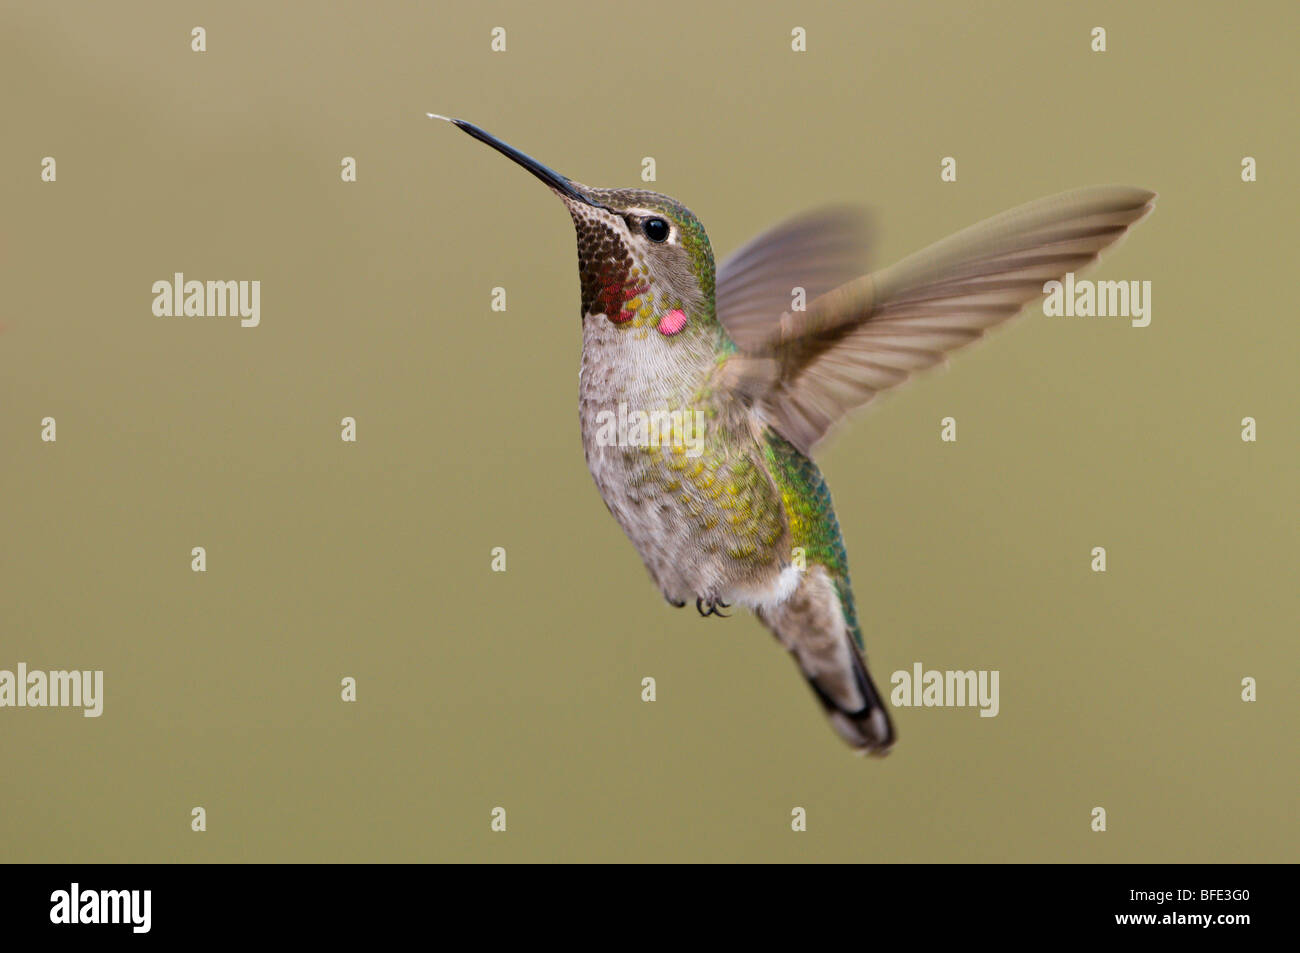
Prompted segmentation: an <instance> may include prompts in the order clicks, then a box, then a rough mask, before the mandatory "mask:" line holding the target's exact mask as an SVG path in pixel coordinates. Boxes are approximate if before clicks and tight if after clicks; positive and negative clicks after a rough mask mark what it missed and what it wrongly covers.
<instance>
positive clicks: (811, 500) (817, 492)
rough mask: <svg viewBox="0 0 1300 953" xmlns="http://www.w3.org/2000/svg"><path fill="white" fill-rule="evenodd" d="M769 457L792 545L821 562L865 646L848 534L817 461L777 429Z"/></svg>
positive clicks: (769, 442)
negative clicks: (843, 530) (846, 548)
mask: <svg viewBox="0 0 1300 953" xmlns="http://www.w3.org/2000/svg"><path fill="white" fill-rule="evenodd" d="M766 450H767V461H768V465H769V468H770V470H771V473H772V479H773V480H774V481H775V482H776V486H777V489H778V490H779V491H780V493H781V501H782V503H783V504H784V505H785V513H786V519H787V520H788V521H789V523H790V537H791V541H792V544H793V545H794V546H801V547H803V550H804V554H805V556H806V558H807V561H808V568H809V569H811V568H812V567H813V566H816V565H821V566H825V567H826V571H827V572H828V573H830V576H831V580H832V581H833V582H834V583H835V591H836V592H837V593H838V595H839V597H840V605H841V607H842V609H843V611H844V619H845V621H846V622H847V623H848V626H849V631H850V632H852V633H853V640H854V641H855V642H857V643H858V648H863V644H862V629H861V628H860V627H859V626H858V613H857V608H856V607H855V606H854V603H853V586H852V582H851V581H850V579H849V559H848V554H847V553H846V552H845V551H844V537H843V536H842V535H841V534H840V523H839V520H838V519H836V517H835V507H834V505H833V504H832V503H831V491H830V488H829V487H827V486H826V480H825V479H824V478H823V477H822V473H821V471H820V470H819V469H817V464H815V463H813V462H812V461H811V460H809V459H808V458H807V457H806V456H804V455H803V454H802V453H800V452H799V451H798V450H797V449H796V448H795V447H794V445H793V444H791V443H790V442H789V441H788V440H786V439H785V438H784V437H782V436H781V435H780V434H779V433H777V432H776V431H775V430H772V429H770V428H769V429H768V431H767V448H766Z"/></svg>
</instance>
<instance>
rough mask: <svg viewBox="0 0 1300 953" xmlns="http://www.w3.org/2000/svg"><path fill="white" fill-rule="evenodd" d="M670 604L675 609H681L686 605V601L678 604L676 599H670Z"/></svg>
mask: <svg viewBox="0 0 1300 953" xmlns="http://www.w3.org/2000/svg"><path fill="white" fill-rule="evenodd" d="M668 604H669V605H670V606H672V607H673V608H674V609H680V608H681V607H682V606H684V605H686V600H685V599H683V600H682V601H681V602H678V601H677V600H676V599H669V600H668Z"/></svg>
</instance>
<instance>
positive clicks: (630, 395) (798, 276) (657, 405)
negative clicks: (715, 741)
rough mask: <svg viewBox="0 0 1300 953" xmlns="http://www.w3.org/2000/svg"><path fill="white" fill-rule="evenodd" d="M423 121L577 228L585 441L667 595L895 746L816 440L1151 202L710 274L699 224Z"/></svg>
mask: <svg viewBox="0 0 1300 953" xmlns="http://www.w3.org/2000/svg"><path fill="white" fill-rule="evenodd" d="M428 115H429V117H430V118H433V119H442V120H445V121H447V122H450V123H452V124H453V125H455V126H458V127H459V128H460V129H461V130H463V131H464V132H466V133H468V134H469V135H471V136H473V137H474V138H475V139H478V140H480V141H481V142H484V143H486V144H487V145H489V146H491V147H492V148H493V149H496V150H497V151H498V152H501V153H503V154H504V155H506V156H508V157H509V158H510V159H512V160H513V161H515V162H517V163H518V164H519V165H521V166H523V167H524V168H525V169H527V170H528V171H529V172H531V173H532V174H533V175H535V176H536V177H537V178H539V179H541V180H542V182H544V183H546V185H547V186H548V187H549V188H550V189H551V191H552V192H554V193H555V194H556V195H557V196H559V198H560V200H561V201H562V202H564V204H565V206H566V207H567V208H568V210H569V214H570V215H571V216H572V218H573V224H574V226H575V228H576V229H577V235H578V279H579V284H580V287H581V292H582V309H581V316H582V364H581V371H580V374H579V378H578V380H579V387H578V390H579V399H578V403H579V419H580V422H581V428H582V444H583V450H584V452H585V453H586V458H587V466H588V468H589V469H590V470H591V474H592V476H593V477H594V478H595V480H596V486H597V487H598V488H599V490H600V495H601V496H602V497H603V498H604V500H605V504H606V506H607V507H608V508H609V510H610V512H611V513H612V514H613V515H614V518H615V519H616V520H618V522H619V525H620V526H622V527H623V531H624V532H625V533H626V534H627V535H628V538H629V539H631V540H632V544H633V545H634V546H636V548H637V552H639V553H640V555H641V559H642V560H643V561H644V562H645V565H646V568H647V569H648V570H649V571H650V575H651V577H652V578H653V579H654V582H655V584H656V585H658V586H659V589H660V591H661V592H662V593H663V595H664V598H665V599H666V600H667V601H668V602H669V603H671V604H672V605H674V606H678V607H681V606H684V605H686V604H687V603H688V602H691V601H693V602H694V603H695V607H696V609H697V610H698V611H699V612H700V614H701V615H705V616H708V615H723V613H722V612H721V611H720V610H721V609H725V608H729V607H730V606H731V605H732V604H736V603H738V604H741V605H745V606H747V607H749V608H751V609H752V610H753V611H754V612H755V614H756V615H757V616H758V618H759V619H760V620H761V621H762V622H763V624H764V625H765V626H767V627H768V628H769V629H771V630H772V632H773V633H774V634H775V635H776V637H777V639H778V640H779V641H780V642H781V644H782V645H784V646H785V647H786V649H788V650H789V652H790V653H791V654H792V655H793V657H794V660H795V662H796V663H797V664H798V666H799V668H800V670H801V671H802V672H803V675H804V677H805V678H806V679H807V680H808V682H809V684H810V685H811V686H812V690H813V693H814V694H815V695H816V697H817V700H818V701H819V702H820V703H821V705H822V707H823V708H824V709H825V710H826V713H827V715H828V717H829V718H830V720H831V723H832V725H833V726H834V727H835V729H836V731H838V732H839V734H840V735H841V736H842V737H843V738H844V740H845V741H847V742H848V743H849V744H850V745H851V746H852V747H853V748H854V749H856V750H857V751H859V752H865V753H871V754H884V753H885V752H887V751H888V750H889V748H890V746H891V745H892V744H893V743H894V729H893V725H892V724H891V722H890V718H889V713H888V711H887V710H886V707H885V703H884V701H883V700H882V698H881V695H880V692H879V691H878V690H877V689H876V686H875V684H874V683H873V682H872V680H871V676H870V674H869V673H868V671H867V666H866V661H865V658H864V656H863V650H864V646H863V639H862V628H861V626H860V624H859V620H858V614H857V610H856V608H855V606H854V602H853V591H852V588H851V585H850V581H849V567H848V559H847V557H846V555H845V551H844V541H843V538H842V537H841V534H840V528H839V523H838V521H837V519H836V517H835V511H834V509H833V507H832V506H831V496H830V491H829V490H828V489H827V486H826V481H825V480H823V479H822V475H821V472H820V471H819V470H818V469H817V466H816V464H814V463H813V461H812V459H811V457H810V455H811V452H812V449H813V447H814V446H815V445H816V444H817V443H818V441H820V440H821V439H822V437H824V436H825V435H826V432H827V431H828V430H829V429H830V428H831V426H832V425H834V424H835V423H836V422H837V421H839V420H840V419H841V418H842V417H843V416H844V415H845V414H846V413H847V412H848V411H850V410H852V409H854V408H856V407H859V406H861V405H863V404H865V403H867V402H868V401H869V400H871V399H872V398H873V397H875V396H876V395H877V394H879V393H880V392H881V391H884V390H888V389H889V388H891V387H894V386H896V385H898V384H900V383H902V382H903V381H904V380H906V379H907V378H908V377H909V376H910V375H911V374H912V373H914V372H915V371H919V370H922V369H924V368H928V367H931V366H933V365H935V364H938V363H940V362H941V361H942V360H943V359H944V357H945V355H946V354H947V352H949V351H952V350H955V349H956V348H959V347H962V346H964V345H966V344H969V343H971V342H972V341H974V340H976V339H977V338H979V337H980V336H981V335H983V334H984V332H985V331H986V330H988V329H989V328H991V327H993V326H994V325H997V324H1000V323H1001V322H1003V321H1005V320H1007V319H1008V318H1010V317H1012V316H1013V315H1015V314H1016V313H1017V312H1019V311H1021V310H1022V309H1023V308H1024V307H1025V306H1026V305H1027V304H1028V303H1029V302H1030V301H1032V300H1034V299H1036V298H1038V297H1040V296H1041V295H1042V294H1043V285H1044V283H1045V282H1047V281H1051V280H1054V279H1061V278H1062V277H1063V276H1064V275H1065V274H1066V273H1067V272H1077V271H1078V270H1080V269H1081V268H1083V267H1085V266H1086V265H1089V264H1091V263H1092V262H1093V261H1095V260H1096V258H1097V256H1098V254H1099V253H1100V252H1101V251H1102V249H1104V248H1106V247H1107V246H1109V245H1111V244H1113V243H1114V242H1115V241H1117V240H1118V239H1119V238H1120V237H1121V236H1122V235H1123V234H1124V233H1125V231H1126V230H1127V229H1128V228H1129V227H1130V226H1131V225H1133V224H1134V223H1136V222H1137V221H1139V220H1140V219H1142V218H1143V217H1144V216H1146V215H1147V214H1148V213H1149V212H1150V211H1151V208H1152V204H1153V202H1154V200H1155V197H1156V196H1155V193H1153V192H1148V191H1146V190H1143V189H1137V188H1127V187H1119V186H1115V187H1095V188H1088V189H1081V190H1078V191H1074V192H1066V193H1063V194H1060V195H1056V196H1052V197H1050V198H1045V199H1040V200H1038V201H1036V202H1030V203H1029V204H1027V205H1023V206H1020V207H1019V208H1016V209H1013V210H1011V211H1009V212H1005V213H1003V214H1002V215H998V216H996V217H994V218H991V219H988V220H987V221H984V222H981V223H979V224H977V225H974V226H972V227H970V228H967V229H966V230H965V231H962V232H958V233H957V234H955V235H953V236H951V237H949V238H946V239H944V240H943V241H940V242H938V243H937V244H934V245H931V246H930V247H929V248H926V249H924V250H922V251H920V252H917V253H915V254H913V255H911V256H909V257H907V258H904V259H903V260H902V261H900V262H898V263H897V264H895V265H893V266H891V267H889V268H885V269H882V270H879V271H875V272H871V273H868V268H867V263H866V253H867V244H868V230H867V228H866V221H865V217H864V215H863V214H862V213H861V212H858V211H854V210H851V209H845V208H830V209H824V210H821V211H815V212H812V213H809V214H805V215H802V216H799V217H796V218H793V219H790V220H788V221H786V222H785V223H783V224H780V225H777V226H776V227H775V228H773V229H772V230H770V231H768V232H766V233H764V234H762V235H760V236H759V237H757V238H755V239H754V240H753V241H751V242H750V243H749V244H747V245H745V246H743V247H742V248H740V249H739V250H737V251H736V252H734V253H733V254H732V255H731V256H730V257H728V258H727V259H725V260H724V261H723V262H722V263H721V264H720V265H717V266H716V267H715V265H714V258H713V251H712V249H711V247H710V245H709V238H708V235H707V234H705V231H704V226H702V225H701V224H700V221H699V219H697V218H696V217H695V216H694V215H693V214H692V213H691V212H690V210H689V209H687V208H685V207H684V206H683V205H681V204H680V203H679V202H677V201H675V200H674V199H671V198H669V197H668V196H666V195H660V194H659V193H656V192H647V191H642V190H639V189H597V188H590V187H588V186H585V185H581V184H579V183H577V182H574V181H573V180H571V179H568V178H565V177H564V176H562V175H560V174H559V173H557V172H554V171H552V170H551V169H549V168H547V167H546V166H544V165H542V164H541V163H540V162H538V161H536V160H535V159H533V158H531V157H530V156H527V155H525V154H524V153H522V152H520V151H519V150H517V149H515V148H513V147H511V146H509V145H507V144H506V143H504V142H502V141H501V140H500V139H497V138H496V137H494V136H492V135H490V134H488V133H487V132H485V131H484V130H482V129H480V128H479V127H478V126H476V125H474V124H473V123H469V122H466V121H464V120H461V119H449V118H448V117H446V116H438V115H436V114H434V113H429V114H428ZM798 289H802V290H803V294H804V296H805V297H804V300H805V302H806V305H805V307H804V308H802V309H799V308H797V307H796V306H795V301H796V297H797V295H798V293H799V292H798ZM619 405H623V406H624V407H625V408H626V407H630V408H634V409H641V410H643V411H651V410H657V409H662V410H665V411H668V412H669V413H671V412H675V411H682V412H689V413H694V412H702V419H703V420H704V422H705V433H704V439H703V441H702V452H700V453H698V454H697V455H691V454H688V453H687V452H685V448H684V446H683V445H682V444H681V442H680V441H667V442H668V443H670V444H672V445H670V446H665V445H664V444H663V443H658V444H655V445H649V446H646V445H639V446H627V445H617V443H616V442H615V441H611V440H608V439H602V437H601V427H602V421H607V420H608V419H609V415H610V414H612V413H615V412H616V411H617V409H618V407H619Z"/></svg>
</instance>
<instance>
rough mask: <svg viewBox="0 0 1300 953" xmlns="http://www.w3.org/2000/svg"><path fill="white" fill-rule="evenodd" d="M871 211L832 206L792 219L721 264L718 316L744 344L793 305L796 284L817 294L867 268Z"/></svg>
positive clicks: (760, 334)
mask: <svg viewBox="0 0 1300 953" xmlns="http://www.w3.org/2000/svg"><path fill="white" fill-rule="evenodd" d="M870 239H871V230H870V227H869V220H868V217H867V213H866V212H865V211H864V210H863V209H860V208H854V207H851V206H834V207H830V208H823V209H818V210H816V211H813V212H808V213H806V214H803V215H799V216H796V217H795V218H791V219H788V220H786V221H784V222H782V223H781V224H780V225H777V226H776V227H774V228H772V229H770V230H768V231H766V232H764V233H763V234H761V235H759V236H758V237H757V238H755V239H754V240H753V241H751V242H750V243H749V244H747V245H744V246H743V247H741V248H739V249H737V250H736V251H735V252H733V253H732V254H731V255H730V256H729V257H728V258H727V259H726V260H725V261H723V262H722V264H721V265H719V266H718V273H717V286H716V296H717V303H718V320H719V321H721V322H722V326H723V327H724V328H725V329H726V331H727V334H728V335H729V336H730V337H731V339H732V340H733V341H735V342H736V343H737V344H738V345H740V346H741V347H745V346H747V345H748V344H757V343H759V342H760V341H761V339H762V338H763V337H765V336H766V334H767V333H768V332H769V331H770V330H771V329H772V326H773V325H774V324H775V322H776V321H778V320H779V319H780V317H781V315H782V314H784V313H785V312H786V311H789V310H790V307H791V303H792V301H793V297H794V289H795V288H803V289H804V292H805V300H806V301H812V300H813V299H814V298H816V297H818V296H819V295H821V294H824V293H825V292H827V291H830V290H831V289H832V288H836V287H839V286H840V285H842V284H844V282H846V281H848V280H850V279H851V278H857V277H858V276H860V275H865V274H866V273H867V271H868V266H867V252H868V246H869V244H870Z"/></svg>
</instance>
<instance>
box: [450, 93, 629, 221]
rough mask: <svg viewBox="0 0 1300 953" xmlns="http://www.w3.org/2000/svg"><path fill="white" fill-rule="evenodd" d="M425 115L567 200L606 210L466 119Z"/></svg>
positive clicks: (562, 179)
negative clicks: (491, 151)
mask: <svg viewBox="0 0 1300 953" xmlns="http://www.w3.org/2000/svg"><path fill="white" fill-rule="evenodd" d="M425 115H426V116H428V117H429V118H430V119H441V120H442V121H443V122H449V123H451V124H452V125H453V126H458V127H459V128H460V129H461V130H462V131H463V132H466V133H468V134H469V135H471V136H473V137H474V138H475V139H477V140H478V141H479V142H486V143H487V144H488V145H489V146H491V147H492V148H493V149H495V150H496V151H497V152H499V153H501V154H502V155H503V156H506V157H508V158H510V159H513V160H514V161H515V162H517V163H519V164H520V165H521V166H523V167H524V168H525V169H527V170H528V171H529V172H531V173H532V174H533V175H535V176H537V177H538V178H539V179H541V180H542V181H543V182H545V183H546V184H547V185H549V186H550V187H551V188H553V189H555V191H557V192H559V193H560V194H561V195H563V196H565V197H567V198H571V199H573V200H574V201H577V202H582V203H584V204H586V205H591V206H594V207H595V208H606V206H604V205H601V204H600V203H599V202H597V201H595V200H594V199H592V198H591V196H589V195H587V194H586V193H584V192H582V191H581V190H580V189H579V188H578V187H577V186H575V185H574V184H573V183H572V182H570V181H569V180H568V179H566V178H565V177H564V176H562V175H560V173H558V172H556V171H555V170H554V169H548V168H547V167H546V166H544V165H542V164H541V163H540V162H538V161H537V160H536V159H534V158H533V157H532V156H529V155H525V154H524V153H522V152H520V151H519V150H518V149H516V148H515V147H514V146H511V145H507V144H506V143H504V142H502V141H501V140H500V139H498V138H497V137H496V136H494V135H492V134H491V133H490V132H487V131H486V130H483V129H480V128H479V127H478V126H476V125H474V124H473V123H472V122H466V121H465V120H464V119H451V118H449V117H447V116H439V115H438V114H437V113H425Z"/></svg>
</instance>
